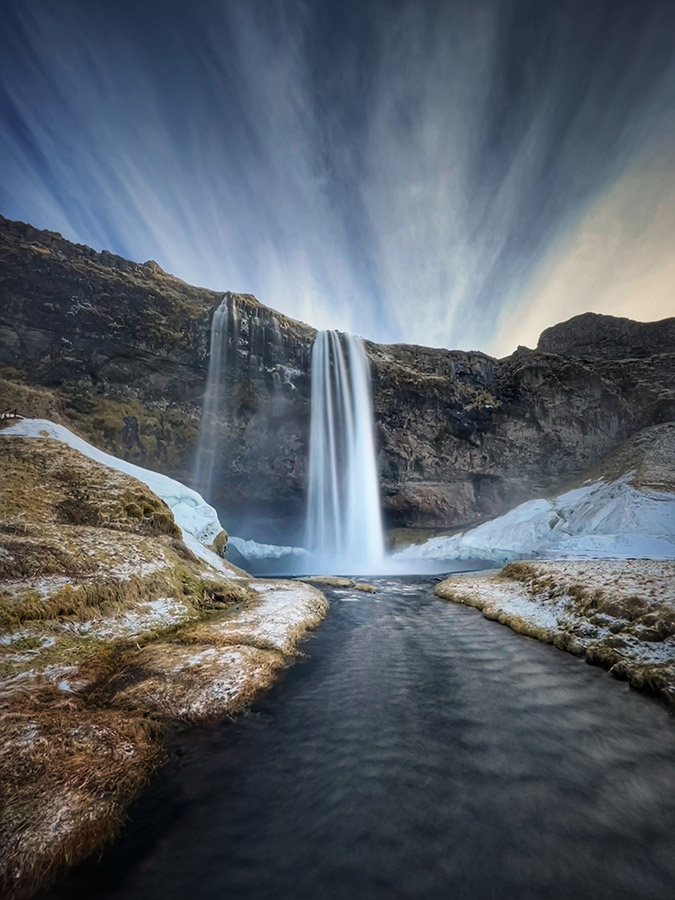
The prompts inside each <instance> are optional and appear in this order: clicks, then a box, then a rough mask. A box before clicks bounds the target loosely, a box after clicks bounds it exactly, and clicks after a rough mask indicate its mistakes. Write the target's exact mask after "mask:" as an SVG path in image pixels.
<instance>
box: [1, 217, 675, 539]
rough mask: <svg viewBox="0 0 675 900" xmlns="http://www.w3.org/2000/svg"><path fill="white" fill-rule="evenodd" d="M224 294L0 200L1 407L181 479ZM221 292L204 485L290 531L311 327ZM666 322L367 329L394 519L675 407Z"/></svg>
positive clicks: (421, 514) (495, 504) (491, 492)
mask: <svg viewBox="0 0 675 900" xmlns="http://www.w3.org/2000/svg"><path fill="white" fill-rule="evenodd" d="M225 296H226V295H225V294H223V293H218V292H214V291H209V290H205V289H201V288H195V287H192V286H190V285H187V284H185V283H184V282H182V281H180V280H179V279H177V278H174V277H173V276H171V275H168V274H166V273H165V272H163V271H162V270H161V269H160V267H159V266H158V265H157V264H156V263H153V262H150V263H144V264H137V263H132V262H129V261H128V260H124V259H121V258H120V257H116V256H113V255H112V254H110V253H96V252H95V251H93V250H91V249H89V248H87V247H83V246H80V245H75V244H72V243H69V242H68V241H65V240H64V239H63V238H61V237H60V236H59V235H56V234H53V233H51V232H45V231H38V230H36V229H34V228H32V227H31V226H28V225H24V224H22V223H17V222H10V221H9V220H6V219H2V218H1V217H0V365H1V366H4V367H6V368H5V369H4V371H3V372H2V373H0V374H2V376H3V377H2V378H0V407H3V408H5V407H14V406H18V407H19V411H20V412H23V413H24V414H28V415H48V416H49V417H50V418H53V419H56V420H58V421H62V422H63V423H64V424H67V425H69V426H70V427H72V428H74V429H75V430H76V431H78V432H79V433H81V434H82V435H83V436H84V437H86V438H88V439H89V440H91V441H93V442H94V443H96V444H98V445H99V446H102V447H105V448H106V449H108V450H110V451H111V452H113V453H116V454H119V455H120V456H123V457H125V458H127V459H130V460H132V461H134V462H138V463H140V464H141V465H146V466H149V467H151V468H156V469H159V470H160V471H164V472H167V473H169V474H172V475H174V476H175V477H177V478H180V479H181V480H184V481H187V482H188V483H189V482H190V481H191V473H192V467H193V456H194V451H195V447H196V442H197V436H198V430H199V418H200V412H201V402H202V396H203V393H204V388H205V381H206V375H207V369H208V353H209V329H210V322H211V317H212V315H213V311H214V310H215V308H216V307H217V306H218V305H219V304H220V303H221V301H222V299H223V298H224V297H225ZM229 297H230V302H231V303H233V304H234V305H235V307H236V309H237V313H238V315H237V317H236V321H233V319H232V317H231V318H230V322H229V328H230V332H229V334H228V341H229V347H228V350H229V353H228V367H227V376H226V378H227V391H226V393H227V396H228V403H227V409H226V411H225V415H224V420H223V423H222V433H221V440H220V444H219V446H220V448H221V453H220V460H219V471H218V477H217V479H216V483H217V488H216V489H215V492H214V496H213V497H211V498H209V499H211V501H212V502H214V503H215V504H216V505H217V506H218V507H219V508H220V509H221V510H222V511H223V513H224V515H225V518H226V522H227V525H228V527H229V528H230V529H239V528H243V529H244V530H245V529H246V526H247V524H248V523H249V522H250V523H251V525H253V524H254V523H255V525H256V528H255V532H254V533H255V534H256V536H257V537H258V538H259V539H263V540H264V539H268V540H274V541H285V542H288V541H292V540H296V539H297V538H298V535H299V523H300V520H301V515H302V509H303V505H304V490H305V480H306V460H307V440H308V435H309V418H310V400H309V397H310V372H309V370H310V360H311V346H312V341H313V338H314V334H315V332H314V330H313V329H312V328H310V327H308V326H306V325H303V324H302V323H299V322H296V321H294V320H292V319H288V318H287V317H285V316H283V315H281V314H279V313H276V312H274V311H273V310H270V309H268V308H266V307H264V306H262V305H261V304H260V303H258V301H257V300H256V299H255V298H254V297H252V296H250V295H243V294H231V295H229ZM580 320H583V321H580ZM589 323H590V324H589ZM657 326H658V327H657ZM674 329H675V320H672V319H671V320H666V322H662V323H653V324H642V323H636V322H630V321H629V320H624V319H613V318H611V317H606V316H593V315H591V316H580V317H576V319H572V320H570V322H568V323H563V324H562V325H558V326H555V327H554V328H551V329H547V331H545V332H544V333H543V335H542V338H541V341H540V345H539V347H538V349H537V350H528V349H526V348H519V350H518V351H516V353H514V354H513V355H512V356H510V357H507V358H506V359H503V360H496V359H492V358H491V357H489V356H486V355H485V354H483V353H478V352H469V353H467V352H460V351H449V350H434V349H429V348H425V347H416V346H409V345H396V346H383V345H377V344H371V343H369V344H368V345H367V349H368V354H369V356H370V359H371V362H372V375H373V402H374V407H375V419H376V431H377V439H378V445H379V453H380V471H381V478H382V492H383V502H384V506H385V510H386V513H387V517H388V519H389V521H390V522H391V523H392V524H399V525H428V526H444V527H453V526H456V527H460V526H463V525H465V524H467V523H470V522H475V521H477V520H479V519H481V518H485V517H488V516H491V515H495V514H497V513H500V512H502V511H504V510H505V509H506V508H508V507H510V506H512V505H514V504H515V503H518V502H520V501H522V500H523V499H527V498H528V497H531V496H533V495H534V494H541V493H546V492H548V491H552V490H555V489H556V488H557V487H559V486H560V485H561V484H562V483H564V482H565V481H567V480H568V479H569V478H570V477H573V476H575V475H577V474H580V473H581V472H583V471H584V470H585V469H587V468H588V467H589V466H590V465H592V464H593V463H594V462H595V461H596V460H598V459H599V458H600V457H601V456H603V455H604V454H605V453H607V452H608V451H609V450H611V449H613V448H614V447H615V446H617V445H618V444H619V443H620V442H621V441H623V440H624V439H625V438H626V437H628V436H630V435H631V434H633V433H634V432H635V431H637V430H639V429H641V428H643V427H645V426H647V425H651V424H655V423H658V422H665V421H669V420H672V419H675V349H674V346H673V340H672V335H673V332H674ZM589 335H591V337H589ZM668 335H670V336H671V337H670V338H669V337H668ZM584 341H585V342H586V343H584ZM594 350H595V352H591V351H594Z"/></svg>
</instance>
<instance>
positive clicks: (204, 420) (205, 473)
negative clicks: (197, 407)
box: [193, 297, 236, 500]
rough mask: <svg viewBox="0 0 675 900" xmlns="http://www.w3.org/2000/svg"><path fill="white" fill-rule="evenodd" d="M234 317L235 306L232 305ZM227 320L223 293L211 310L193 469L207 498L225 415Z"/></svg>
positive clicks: (227, 309) (234, 316)
mask: <svg viewBox="0 0 675 900" xmlns="http://www.w3.org/2000/svg"><path fill="white" fill-rule="evenodd" d="M232 318H233V319H236V309H235V307H234V306H233V308H232ZM229 320H230V309H229V305H228V298H227V297H225V298H224V300H223V301H222V303H221V304H220V306H218V307H217V309H216V310H215V312H214V313H213V318H212V320H211V341H210V347H209V371H208V375H207V379H206V392H205V394H204V401H203V403H202V416H201V421H200V423H199V440H198V443H197V455H196V458H195V467H194V473H193V484H194V487H195V490H197V491H199V493H200V494H201V495H202V497H204V498H206V499H207V500H209V499H210V497H211V492H212V487H213V475H214V471H215V465H216V457H217V451H218V442H219V437H220V424H221V422H222V420H223V418H224V415H225V371H226V367H227V339H228V326H229Z"/></svg>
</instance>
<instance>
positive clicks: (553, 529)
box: [392, 473, 675, 562]
mask: <svg viewBox="0 0 675 900" xmlns="http://www.w3.org/2000/svg"><path fill="white" fill-rule="evenodd" d="M526 557H549V558H550V557H558V558H560V557H564V558H588V559H593V558H601V557H605V558H614V559H628V558H643V559H675V495H674V494H672V493H665V492H659V491H653V490H638V489H637V488H635V487H634V486H633V485H632V484H631V474H630V473H629V474H628V475H625V476H623V477H622V478H619V479H617V480H616V481H612V482H605V481H596V482H593V483H592V484H588V485H584V486H583V487H581V488H576V489H575V490H572V491H568V492H567V493H565V494H562V495H561V496H559V497H556V498H555V499H554V500H530V501H528V502H527V503H523V504H521V505H520V506H517V507H516V508H515V509H513V510H511V511H510V512H508V513H506V514H505V515H503V516H500V517H499V518H497V519H492V520H491V521H490V522H485V523H484V524H483V525H479V526H478V527H477V528H473V529H471V530H470V531H467V532H464V533H463V534H458V535H453V536H451V537H442V536H440V537H435V538H431V539H430V540H428V541H426V542H425V543H424V544H419V545H416V546H411V547H406V548H404V549H403V550H399V551H398V552H397V553H395V554H394V555H393V557H392V558H393V559H394V560H409V559H472V558H474V559H475V558H482V559H489V560H493V561H494V562H507V561H508V560H511V559H518V558H526Z"/></svg>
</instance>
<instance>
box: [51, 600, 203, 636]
mask: <svg viewBox="0 0 675 900" xmlns="http://www.w3.org/2000/svg"><path fill="white" fill-rule="evenodd" d="M194 616H195V613H194V611H193V610H191V609H190V608H189V607H188V606H187V605H186V604H185V603H183V602H182V601H181V600H174V599H172V598H171V597H158V598H157V599H156V600H147V601H144V602H142V603H139V604H138V605H137V606H135V607H134V608H133V609H131V610H129V611H128V612H124V613H120V614H119V615H115V616H102V617H100V618H97V619H88V620H87V621H85V622H64V623H62V625H61V626H60V627H61V628H62V630H64V631H69V632H72V633H73V634H79V635H86V636H87V637H91V638H94V639H96V640H121V639H126V638H132V637H137V636H139V635H142V634H143V633H145V632H153V631H157V630H159V629H163V628H170V627H172V626H173V625H178V624H179V623H181V622H186V621H187V620H188V619H190V618H194Z"/></svg>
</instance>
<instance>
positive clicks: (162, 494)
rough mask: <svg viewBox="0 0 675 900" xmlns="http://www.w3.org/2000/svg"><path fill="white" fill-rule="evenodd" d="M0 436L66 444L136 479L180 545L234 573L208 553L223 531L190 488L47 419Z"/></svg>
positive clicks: (14, 427)
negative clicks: (167, 517)
mask: <svg viewBox="0 0 675 900" xmlns="http://www.w3.org/2000/svg"><path fill="white" fill-rule="evenodd" d="M0 435H2V436H3V437H4V436H7V435H9V436H12V435H16V436H18V437H27V438H40V437H48V438H53V439H54V440H57V441H61V442H62V443H64V444H67V445H68V446H69V447H72V448H73V449H74V450H77V451H78V452H80V453H82V454H83V455H84V456H87V457H88V458H89V459H93V460H95V461H96V462H99V463H102V464H103V465H104V466H109V467H110V468H111V469H115V470H117V471H118V472H124V474H126V475H131V476H132V477H133V478H137V479H138V480H139V481H141V482H143V484H145V485H147V486H148V487H149V488H150V490H151V491H152V492H153V493H155V494H156V495H157V496H158V497H159V498H160V499H162V500H163V501H164V502H165V503H166V504H167V506H168V507H169V508H170V509H171V512H172V513H173V517H174V519H175V520H176V524H177V525H178V527H179V528H180V530H181V532H182V534H183V540H184V542H185V543H186V544H187V546H188V547H189V548H190V550H192V552H193V553H194V554H195V555H196V556H198V557H199V558H200V559H202V560H204V561H205V562H207V563H209V565H211V566H213V567H214V568H216V569H218V571H219V572H220V573H221V574H222V575H225V576H232V575H233V574H234V571H233V570H232V569H231V568H230V567H229V566H228V565H227V564H226V563H224V562H223V560H222V559H221V558H220V557H219V556H218V554H217V553H214V552H213V551H211V550H209V549H208V546H207V545H208V544H212V543H213V541H214V540H215V539H216V537H217V536H218V535H219V534H220V532H221V531H222V530H223V526H222V525H221V524H220V521H219V520H218V513H217V512H216V511H215V509H214V508H213V507H212V506H210V505H209V504H208V503H207V502H206V500H204V498H203V497H202V496H201V494H198V493H197V491H194V490H192V488H189V487H186V485H184V484H181V483H180V481H176V480H175V479H173V478H169V476H168V475H162V474H161V473H160V472H153V470H152V469H145V468H143V467H142V466H137V465H134V463H130V462H127V461H126V460H125V459H118V458H117V457H116V456H112V455H111V454H110V453H105V452H104V451H103V450H99V449H98V448H97V447H94V446H93V444H90V443H88V441H85V440H83V439H82V438H81V437H78V436H77V435H76V434H73V432H72V431H69V430H68V429H67V428H66V427H65V426H64V425H57V424H56V423H55V422H50V421H49V420H48V419H23V420H22V421H20V422H17V423H16V424H14V425H10V426H9V427H8V428H5V429H3V431H1V432H0Z"/></svg>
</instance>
